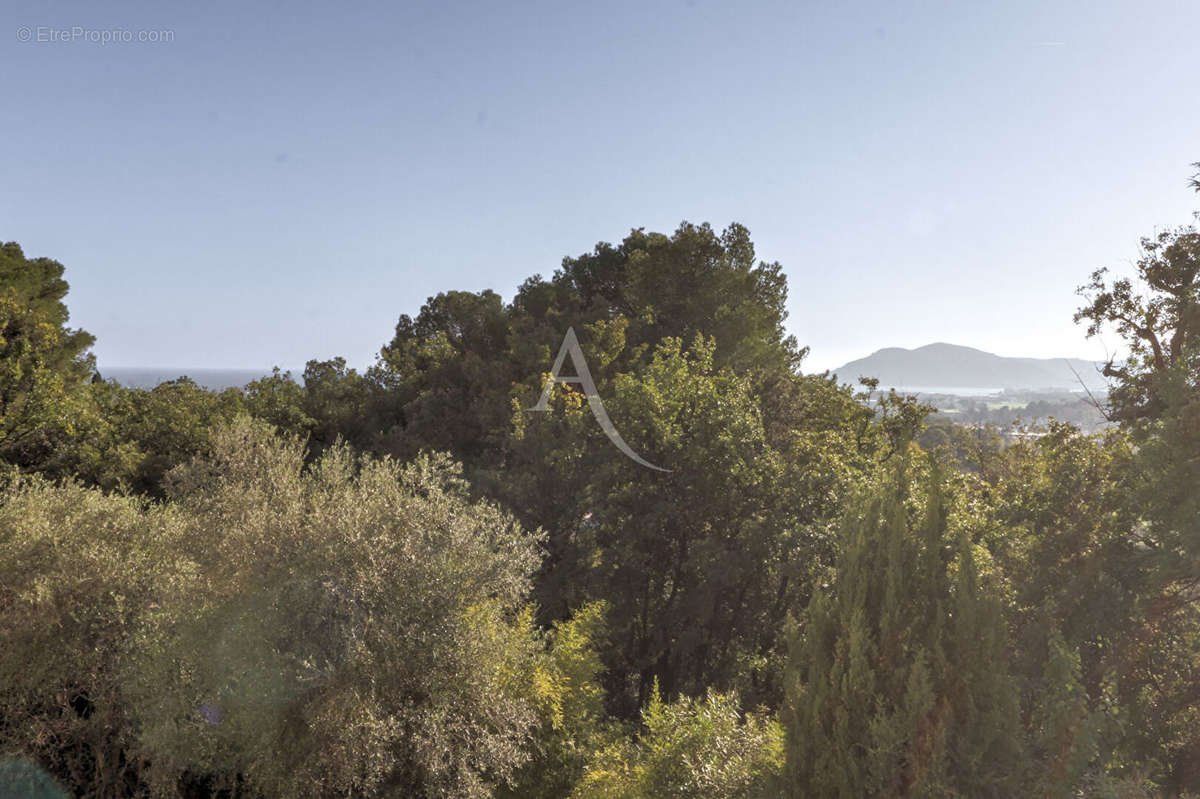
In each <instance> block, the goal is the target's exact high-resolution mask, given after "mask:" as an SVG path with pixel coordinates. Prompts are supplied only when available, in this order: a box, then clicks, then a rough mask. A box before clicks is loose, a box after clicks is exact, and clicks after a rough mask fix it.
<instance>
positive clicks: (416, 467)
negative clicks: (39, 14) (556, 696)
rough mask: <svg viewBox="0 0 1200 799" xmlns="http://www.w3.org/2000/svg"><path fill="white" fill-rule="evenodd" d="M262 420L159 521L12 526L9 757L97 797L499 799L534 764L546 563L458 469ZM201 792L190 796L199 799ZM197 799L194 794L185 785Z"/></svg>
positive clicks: (22, 490)
mask: <svg viewBox="0 0 1200 799" xmlns="http://www.w3.org/2000/svg"><path fill="white" fill-rule="evenodd" d="M303 464H304V458H303V447H302V445H301V444H300V443H299V442H298V441H282V440H279V439H277V438H276V437H274V436H273V435H272V434H271V433H270V431H269V429H267V428H264V427H262V426H261V425H257V424H254V423H251V422H250V421H248V420H245V419H242V420H239V421H236V422H235V423H234V424H232V425H230V426H223V427H218V428H217V429H216V431H215V432H214V433H213V437H212V440H211V443H210V444H209V446H208V449H207V452H206V453H205V454H204V455H203V456H201V457H198V458H196V459H194V460H193V461H192V462H191V463H190V464H189V465H187V466H184V467H181V468H178V469H176V470H175V471H173V472H172V474H171V475H170V479H169V480H168V489H169V493H170V496H171V500H172V501H171V502H170V503H169V504H166V505H161V506H144V505H142V504H141V503H139V502H138V501H136V500H133V499H129V498H122V497H116V496H104V495H102V494H100V493H98V492H96V491H94V490H88V489H84V488H81V487H79V486H75V485H69V484H68V485H64V486H59V487H54V486H49V485H46V484H44V483H27V482H26V483H21V484H19V485H17V486H15V487H14V488H12V489H11V490H10V491H9V493H8V494H7V495H6V496H5V497H4V501H3V503H2V504H0V570H3V571H2V572H0V586H2V588H0V607H2V608H3V611H4V615H3V618H4V623H3V626H0V634H2V636H3V640H0V702H2V703H3V704H0V734H2V735H3V738H2V739H0V740H2V742H3V749H4V751H10V752H14V753H21V754H25V755H27V756H32V757H35V758H37V759H39V760H40V761H41V762H44V763H46V764H47V765H49V766H50V767H51V768H52V769H53V770H54V772H55V773H56V774H59V775H60V776H63V777H65V778H66V779H67V780H68V781H69V782H70V784H72V785H75V786H81V787H86V789H87V790H88V791H90V792H91V793H90V795H95V796H104V797H107V796H117V795H125V792H126V791H128V790H132V789H134V788H136V787H137V786H139V785H140V786H148V787H149V788H151V789H152V790H153V792H154V793H155V794H156V795H164V796H167V795H174V794H175V792H176V791H177V790H179V788H180V786H181V785H183V784H186V783H187V780H188V779H193V780H194V779H197V778H198V775H206V776H205V779H206V780H207V781H208V782H209V783H210V784H211V785H213V786H215V787H219V786H221V785H224V786H227V787H232V786H233V785H235V784H241V785H245V786H247V787H249V788H251V789H253V790H255V791H261V792H262V793H264V794H265V795H269V796H297V797H299V796H325V795H330V794H351V795H360V796H377V795H393V794H397V793H399V794H401V795H405V796H462V797H473V796H487V795H489V794H490V786H491V785H493V784H494V783H496V782H497V781H500V780H503V779H505V778H506V777H507V776H508V775H510V774H511V773H512V772H513V769H514V768H515V767H517V766H519V765H520V764H521V763H522V762H524V761H525V759H526V758H527V753H526V749H525V741H526V738H527V735H528V731H529V729H530V728H531V726H532V725H533V724H534V723H535V721H536V713H535V707H536V701H537V696H538V692H537V686H536V684H535V682H534V680H533V679H532V675H533V674H534V673H535V671H536V670H535V669H534V668H533V667H534V666H535V665H536V662H537V646H536V637H535V635H534V633H533V630H532V627H531V619H530V615H529V613H528V612H526V611H525V610H524V602H525V596H526V593H527V591H528V589H529V575H530V573H531V572H532V570H533V568H534V567H535V565H536V563H537V553H536V542H535V540H534V539H533V538H531V537H530V536H528V535H526V534H524V533H523V532H522V531H521V530H520V528H519V527H518V526H517V525H516V524H515V523H514V522H513V521H512V520H511V518H509V517H507V516H506V515H505V514H503V513H501V512H500V511H498V510H497V509H495V508H494V507H492V506H489V505H486V504H480V503H471V502H469V501H468V500H467V499H466V497H465V484H464V483H463V482H462V480H461V478H460V477H459V476H458V472H457V469H456V468H455V467H454V466H453V465H452V464H451V463H450V462H449V461H448V460H446V459H445V458H428V457H427V458H421V459H419V460H417V461H415V462H413V463H412V464H409V465H407V466H403V467H402V466H400V465H398V464H396V463H393V462H386V461H362V460H358V459H356V458H355V457H354V456H352V455H351V454H350V453H349V452H348V451H347V450H346V449H344V448H334V449H332V450H330V451H329V452H328V453H327V454H326V455H325V456H323V457H322V458H321V459H320V460H319V461H317V462H316V463H315V464H314V465H313V467H312V468H311V469H307V470H306V469H305V468H304V465H303ZM188 775H192V776H191V777H189V776H188ZM181 780H183V782H181Z"/></svg>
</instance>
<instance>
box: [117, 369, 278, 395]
mask: <svg viewBox="0 0 1200 799" xmlns="http://www.w3.org/2000/svg"><path fill="white" fill-rule="evenodd" d="M97 371H98V372H100V376H101V377H102V378H104V379H105V380H116V381H117V382H118V383H120V384H121V385H123V386H125V387H126V388H154V387H155V386H157V385H158V384H159V383H165V382H167V381H168V380H177V379H178V378H180V377H189V378H191V379H192V380H194V381H195V382H196V384H197V385H200V386H203V387H204V388H207V389H209V390H211V391H224V390H225V389H227V388H241V387H242V386H244V385H246V384H247V383H249V382H250V381H252V380H258V379H259V378H260V377H264V376H266V375H269V374H271V370H270V369H195V368H190V367H161V368H160V367H145V366H110V367H105V366H100V367H99V368H98V369H97ZM292 375H293V377H298V372H292Z"/></svg>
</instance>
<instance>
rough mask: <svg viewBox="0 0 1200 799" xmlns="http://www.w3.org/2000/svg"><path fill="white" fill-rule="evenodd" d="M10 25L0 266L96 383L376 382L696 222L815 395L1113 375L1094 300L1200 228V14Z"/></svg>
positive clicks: (793, 6)
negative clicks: (471, 323) (381, 366)
mask: <svg viewBox="0 0 1200 799" xmlns="http://www.w3.org/2000/svg"><path fill="white" fill-rule="evenodd" d="M4 10H5V12H6V13H4V14H3V15H0V16H2V18H3V19H4V23H3V24H4V25H6V26H7V27H8V28H9V30H8V31H0V42H2V44H0V86H3V88H4V90H5V95H6V96H7V97H8V98H9V100H8V107H9V109H10V110H9V116H8V122H7V123H5V124H4V125H3V126H2V129H0V155H2V156H3V169H4V173H3V174H4V178H3V180H2V181H0V239H3V240H6V241H17V242H18V243H20V244H21V246H22V247H23V248H24V250H25V253H26V255H28V256H46V257H50V258H54V259H56V260H58V261H61V262H62V263H63V264H64V265H65V266H66V277H67V279H68V281H69V282H70V285H71V290H70V294H69V295H68V297H67V302H68V305H69V307H70V311H71V324H72V325H75V326H80V327H83V328H85V329H87V330H89V331H91V332H92V333H93V334H95V335H96V337H97V343H96V346H95V348H94V352H95V353H96V355H97V358H98V361H99V363H100V366H101V368H102V369H103V367H105V366H125V367H128V366H146V367H160V366H163V367H166V366H171V367H174V366H189V367H198V368H222V367H228V368H269V367H271V366H273V365H279V366H282V367H284V368H293V369H295V368H299V367H302V366H303V364H304V363H305V362H306V361H307V360H309V359H310V358H320V359H324V358H330V357H334V356H342V357H345V358H346V359H347V360H348V361H349V362H350V364H352V365H354V366H357V367H360V368H361V367H365V366H368V365H370V363H372V362H373V360H374V357H375V354H376V353H377V352H378V350H379V347H380V346H381V345H383V344H384V343H386V342H387V341H389V340H390V339H391V336H392V333H393V330H394V327H395V324H396V320H397V318H398V317H399V316H400V314H403V313H408V314H415V313H416V312H417V311H418V310H419V309H420V306H421V304H422V303H423V302H424V301H425V300H426V298H428V297H429V296H431V295H434V294H436V293H438V292H439V291H445V290H452V289H457V290H472V291H477V290H482V289H485V288H490V289H494V290H495V291H497V292H499V293H500V294H501V295H502V296H504V297H505V298H506V299H508V298H511V297H512V295H513V292H514V291H515V289H516V287H517V286H518V285H519V284H520V283H521V282H522V281H523V280H524V279H525V278H527V277H528V276H530V275H533V274H539V273H540V274H542V275H544V276H549V275H551V274H552V273H553V272H554V270H555V269H556V268H557V267H558V266H559V265H560V264H561V261H562V259H563V257H565V256H574V255H578V254H580V253H583V252H587V251H589V250H591V249H592V247H593V246H594V245H595V244H596V243H597V242H599V241H612V242H615V241H619V240H620V239H621V238H622V237H624V236H625V235H626V234H627V233H628V232H629V230H630V229H632V228H637V227H644V228H647V229H649V230H656V231H662V232H670V231H672V230H674V229H675V228H676V227H677V226H678V224H679V223H680V222H681V221H683V220H688V221H691V222H697V223H699V222H709V223H711V224H712V225H713V226H714V227H715V228H718V229H721V228H723V227H725V226H726V225H728V224H729V223H731V222H739V223H742V224H744V225H746V226H747V227H748V228H749V229H750V231H751V234H752V236H753V238H754V241H755V244H756V247H757V252H758V255H759V257H760V258H762V259H763V260H766V261H778V262H779V263H781V264H782V265H783V268H784V271H785V273H786V274H787V275H788V278H789V286H790V294H789V302H788V310H789V318H788V322H787V325H788V329H789V332H791V333H793V334H794V335H796V337H797V338H798V339H799V341H800V342H801V343H802V344H805V345H808V346H810V347H811V354H810V356H809V359H808V360H807V361H806V363H805V368H806V370H821V369H825V368H834V367H836V366H838V365H840V364H841V363H844V362H846V361H848V360H851V359H853V358H858V357H862V356H864V355H866V354H868V353H870V352H872V351H874V350H877V349H880V348H882V347H887V346H901V347H915V346H920V345H923V344H927V343H930V342H934V341H947V342H952V343H956V344H963V345H968V346H975V347H979V348H981V349H985V350H988V351H991V352H996V353H998V354H1001V355H1014V356H1032V357H1059V356H1071V357H1084V358H1103V357H1104V356H1105V354H1106V351H1107V350H1106V348H1108V349H1111V348H1112V347H1113V346H1115V344H1116V342H1115V341H1112V340H1110V341H1107V342H1105V341H1096V340H1093V341H1087V340H1086V339H1085V338H1084V335H1083V330H1082V329H1081V328H1080V327H1077V326H1076V325H1074V324H1073V323H1072V321H1071V315H1072V312H1073V311H1074V309H1075V308H1076V307H1077V306H1078V305H1079V299H1078V298H1077V297H1076V296H1075V293H1074V291H1075V288H1076V287H1077V286H1078V285H1080V284H1081V283H1083V282H1084V281H1085V280H1086V278H1087V276H1088V275H1089V274H1090V273H1091V271H1092V270H1094V269H1096V268H1098V267H1102V266H1108V267H1112V268H1114V269H1116V270H1117V271H1118V272H1121V271H1128V270H1129V269H1130V268H1131V265H1132V263H1133V262H1134V260H1135V259H1136V258H1137V254H1138V240H1139V238H1140V237H1142V236H1144V235H1149V234H1152V233H1154V232H1155V231H1157V230H1161V229H1164V228H1170V227H1175V226H1178V225H1182V224H1187V223H1189V222H1190V221H1191V219H1192V213H1193V212H1194V211H1196V210H1197V209H1200V196H1198V195H1197V194H1195V193H1194V192H1192V191H1191V190H1190V189H1189V188H1188V187H1187V181H1188V178H1189V176H1190V175H1191V174H1192V173H1193V172H1194V171H1195V170H1194V169H1192V168H1190V167H1189V164H1190V163H1191V162H1194V161H1200V102H1197V91H1198V90H1197V85H1198V83H1200V80H1198V79H1200V47H1197V45H1196V42H1195V31H1196V30H1197V29H1200V3H1195V2H1192V0H1179V2H1145V3H1106V2H1076V3H1065V2H1025V1H1024V0H1018V1H1016V2H1005V3H994V4H990V7H989V6H984V5H982V4H975V3H961V2H947V3H937V2H922V3H905V2H900V3H895V2H887V3H884V2H877V3H855V2H845V3H842V2H838V3H833V2H820V3H803V2H738V3H732V2H731V3H717V2H711V1H710V0H679V1H678V2H670V3H665V2H664V3H652V2H630V3H606V2H599V1H598V0H591V1H590V2H574V1H572V0H555V1H554V2H521V3H511V4H503V3H497V2H486V3H485V2H478V3H464V2H454V1H453V0H451V1H449V2H429V3H425V2H413V3H381V2H380V3H376V2H353V3H343V4H333V3H328V4H306V3H296V2H292V3H286V4H284V3H278V4H268V3H256V4H251V3H225V2H218V1H216V0H212V1H209V0H206V1H205V2H198V3H164V2H162V1H161V0H155V2H145V3H137V2H124V3H112V4H101V3H96V2H94V1H91V0H89V2H81V3H70V2H36V3H12V2H5V4H4ZM105 38H109V39H111V40H110V41H104V39H105ZM125 39H128V40H127V41H126V40H125Z"/></svg>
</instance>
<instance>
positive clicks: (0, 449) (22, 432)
mask: <svg viewBox="0 0 1200 799" xmlns="http://www.w3.org/2000/svg"><path fill="white" fill-rule="evenodd" d="M67 289H68V286H67V282H66V281H65V280H63V266H62V264H60V263H58V262H57V261H52V260H50V259H49V258H33V259H29V258H26V257H25V254H24V253H23V252H22V251H21V248H20V246H19V245H17V244H16V243H15V242H9V243H7V244H4V245H2V246H0V459H3V460H5V461H7V462H9V463H11V464H14V465H16V466H18V467H21V468H27V469H37V468H39V467H40V466H42V465H43V464H44V463H45V462H46V460H47V459H49V458H50V457H51V456H52V455H53V453H54V450H55V448H56V447H57V446H58V444H59V442H60V441H61V439H62V438H63V437H65V436H69V435H71V433H72V420H73V417H74V416H75V415H76V412H77V406H78V405H79V404H80V403H82V402H84V388H85V385H86V383H87V381H88V379H89V378H91V376H92V374H93V373H94V372H95V359H94V358H93V357H92V356H91V355H90V354H88V352H87V351H88V348H89V347H91V345H92V343H93V342H94V338H93V337H92V336H91V334H89V333H87V332H85V331H83V330H72V329H70V328H68V327H67V320H68V314H67V306H66V305H65V304H64V303H63V298H64V297H65V296H66V294H67Z"/></svg>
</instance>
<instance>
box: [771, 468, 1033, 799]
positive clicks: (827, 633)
mask: <svg viewBox="0 0 1200 799" xmlns="http://www.w3.org/2000/svg"><path fill="white" fill-rule="evenodd" d="M911 469H912V467H911V466H909V467H905V466H898V467H896V468H895V469H894V470H893V473H892V474H891V475H890V476H889V477H888V478H887V479H886V480H885V481H884V482H883V483H882V484H881V485H880V486H879V487H878V488H876V489H874V491H873V492H872V493H871V494H870V495H868V496H867V497H865V498H864V500H863V501H862V502H860V503H859V504H857V505H856V506H854V507H852V508H850V509H849V510H848V513H847V516H846V520H845V522H844V525H843V529H842V532H841V538H840V543H841V549H840V551H839V554H838V558H837V566H836V577H835V579H834V582H833V584H832V586H831V588H830V590H829V591H827V592H825V591H823V592H821V593H818V594H817V595H816V596H815V597H814V598H813V601H812V604H811V605H810V607H809V609H808V612H807V615H806V617H805V625H804V628H803V630H802V631H801V630H799V629H797V628H794V629H793V632H792V634H791V638H792V642H793V644H792V645H793V654H792V661H791V665H790V669H789V680H788V700H787V704H786V707H785V710H784V714H783V716H784V719H785V723H786V726H787V731H788V750H787V756H788V765H787V772H786V776H787V790H788V791H789V792H790V795H793V796H831V797H832V796H838V797H847V799H849V797H869V796H888V797H900V796H941V795H963V796H979V797H983V796H1011V795H1014V794H1015V793H1016V789H1017V786H1019V785H1020V779H1021V777H1022V772H1023V767H1022V763H1023V761H1022V752H1021V746H1020V734H1019V706H1018V703H1017V693H1016V690H1015V686H1014V684H1013V682H1012V680H1011V678H1010V677H1009V675H1008V671H1007V668H1006V665H1007V657H1006V641H1005V629H1004V625H1003V620H1002V618H1001V616H1000V612H999V610H1000V609H999V606H998V603H997V602H995V601H994V600H993V599H992V598H991V597H990V596H988V594H987V593H986V591H984V590H983V589H982V587H981V585H980V582H979V579H978V574H977V570H976V563H975V561H976V554H975V551H974V550H975V547H974V546H973V544H972V543H971V540H970V538H969V537H968V535H967V531H966V530H963V529H958V530H951V529H949V527H948V519H947V512H946V510H947V507H946V500H945V498H944V493H943V492H944V490H945V489H944V487H943V485H942V478H941V475H940V471H939V470H938V469H932V470H931V471H930V473H929V474H928V475H927V476H926V477H925V478H924V480H925V481H926V482H927V483H928V485H927V487H926V488H924V489H923V490H920V491H913V490H912V489H910V486H909V479H910V478H909V472H910V471H911ZM952 544H954V545H955V546H956V548H957V556H956V557H955V558H953V559H951V551H952V548H951V545H952Z"/></svg>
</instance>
